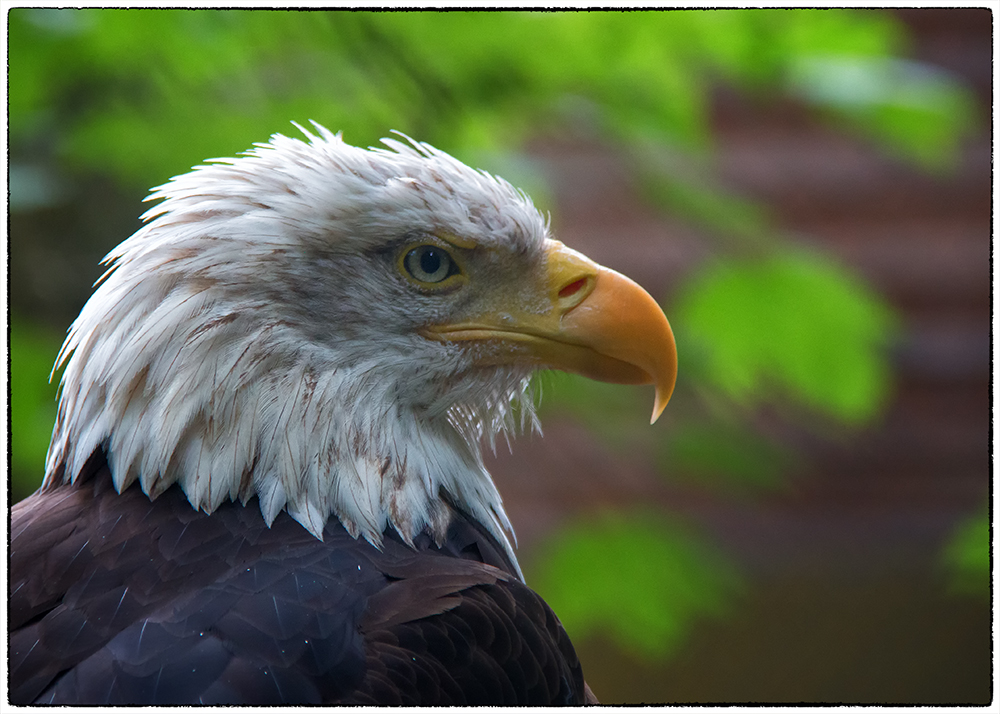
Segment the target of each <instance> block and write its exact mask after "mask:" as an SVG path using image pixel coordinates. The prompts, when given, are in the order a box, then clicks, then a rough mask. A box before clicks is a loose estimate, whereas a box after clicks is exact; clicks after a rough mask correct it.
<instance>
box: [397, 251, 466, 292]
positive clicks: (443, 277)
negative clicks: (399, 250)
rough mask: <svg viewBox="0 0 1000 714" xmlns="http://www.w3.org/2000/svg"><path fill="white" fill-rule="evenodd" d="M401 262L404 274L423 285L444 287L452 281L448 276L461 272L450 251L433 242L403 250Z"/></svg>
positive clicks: (457, 274)
mask: <svg viewBox="0 0 1000 714" xmlns="http://www.w3.org/2000/svg"><path fill="white" fill-rule="evenodd" d="M401 263H402V266H401V267H402V269H403V272H404V273H405V274H406V276H407V277H409V278H410V279H412V280H414V281H416V282H417V283H419V284H420V285H422V286H424V287H433V288H438V287H444V286H445V285H446V284H450V283H451V282H452V281H451V280H449V278H451V277H453V276H459V275H461V273H462V271H461V270H460V269H459V267H458V263H456V262H455V259H454V258H453V257H452V256H451V253H449V252H448V251H447V250H445V249H444V248H442V247H441V246H439V245H436V244H434V243H424V244H421V245H416V246H413V247H411V248H409V249H407V250H405V251H404V252H403V256H402V261H401Z"/></svg>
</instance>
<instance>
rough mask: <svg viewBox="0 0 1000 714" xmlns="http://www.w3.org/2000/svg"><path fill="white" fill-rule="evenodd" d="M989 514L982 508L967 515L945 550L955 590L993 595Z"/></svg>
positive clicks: (970, 593)
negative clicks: (968, 516)
mask: <svg viewBox="0 0 1000 714" xmlns="http://www.w3.org/2000/svg"><path fill="white" fill-rule="evenodd" d="M990 542H991V539H990V514H989V507H988V506H987V505H984V506H983V508H982V509H981V510H980V511H979V512H978V513H976V514H974V515H973V516H971V517H970V518H968V519H967V520H966V521H965V522H964V523H963V524H962V525H961V526H959V528H958V530H957V531H956V532H955V534H954V535H953V536H952V539H951V541H950V542H949V543H948V545H947V547H946V548H945V551H944V565H945V567H946V568H947V569H948V571H949V572H950V575H951V589H952V591H953V592H956V593H961V594H964V595H971V596H973V597H978V598H981V599H983V600H989V599H990V593H991V589H992V588H991V585H992V583H991V582H990V576H991V574H992V573H991V569H990Z"/></svg>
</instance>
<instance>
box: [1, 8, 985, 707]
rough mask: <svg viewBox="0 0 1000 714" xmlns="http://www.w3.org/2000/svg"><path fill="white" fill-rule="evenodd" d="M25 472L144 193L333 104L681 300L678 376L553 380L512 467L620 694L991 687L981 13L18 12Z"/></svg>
mask: <svg viewBox="0 0 1000 714" xmlns="http://www.w3.org/2000/svg"><path fill="white" fill-rule="evenodd" d="M7 22H8V32H9V36H8V39H9V141H10V143H9V149H10V151H9V156H10V163H9V180H10V204H9V206H10V214H9V229H10V236H9V246H10V262H9V265H10V333H9V334H10V338H9V339H10V354H11V362H10V385H11V387H10V389H11V393H10V401H11V410H10V416H11V445H12V446H11V493H12V498H13V500H17V499H19V498H23V497H24V496H25V495H27V494H29V493H30V492H31V491H32V490H34V488H36V487H37V485H38V483H39V481H40V478H41V474H42V468H43V466H42V465H43V461H44V455H45V449H46V447H47V445H48V439H49V435H50V433H51V424H52V420H53V417H54V395H55V386H54V385H52V384H49V383H48V375H49V372H50V370H51V367H52V363H53V361H54V358H55V355H56V353H57V351H58V347H59V344H60V342H61V339H62V337H63V336H64V334H65V330H66V328H67V326H68V325H69V323H70V322H71V321H72V319H73V318H74V317H75V315H76V313H77V312H78V311H79V309H80V307H81V306H82V305H83V303H84V301H85V300H86V298H87V297H88V295H89V294H90V291H91V285H92V283H93V282H94V281H95V280H96V279H97V278H98V277H99V275H100V274H101V272H102V268H101V266H100V265H99V261H100V259H101V257H102V256H103V255H104V254H106V253H107V252H108V251H109V250H110V249H111V248H112V247H113V246H114V245H116V244H117V243H118V242H120V241H121V240H123V239H124V238H126V237H127V236H128V235H130V234H131V233H132V232H133V231H134V230H135V229H136V228H137V227H138V225H139V223H138V219H137V216H138V215H139V214H140V213H141V212H142V211H143V210H144V207H143V206H142V205H141V201H142V199H143V198H144V197H145V195H146V194H147V191H148V189H149V188H150V187H152V186H155V185H158V184H160V183H163V182H164V181H165V180H166V179H167V178H169V177H170V176H172V175H175V174H178V173H182V172H184V171H186V170H187V169H188V168H189V167H190V166H192V165H194V164H196V163H198V162H200V161H201V160H203V159H205V158H209V157H216V156H230V155H234V154H236V153H238V152H240V151H243V150H245V149H247V148H248V147H249V146H250V145H251V144H252V143H253V142H255V141H264V140H266V139H267V138H268V136H269V135H270V134H272V133H274V132H282V133H286V134H295V133H296V129H295V128H294V127H292V126H291V125H290V124H289V121H290V120H295V121H298V122H300V123H303V124H305V123H306V122H308V121H309V120H316V121H318V122H320V123H322V124H323V125H325V126H327V127H329V128H331V129H333V130H342V131H343V133H344V137H345V139H346V140H347V141H348V142H349V143H353V144H358V145H370V144H374V143H376V142H377V141H378V139H379V138H380V137H381V136H385V135H387V133H388V132H389V131H390V130H392V129H398V130H400V131H403V132H405V133H407V134H409V135H411V136H413V137H415V138H418V139H420V140H424V141H429V142H431V143H433V144H435V145H436V146H438V147H439V148H442V149H444V150H446V151H449V152H450V153H453V154H454V155H456V156H457V157H459V158H461V159H462V160H464V161H466V162H467V163H470V164H473V165H475V166H478V167H481V168H484V169H488V170H490V171H493V172H495V173H499V174H501V175H503V176H504V177H505V178H507V179H509V180H511V181H512V182H513V183H515V184H517V185H520V186H522V187H523V188H525V189H527V190H528V191H529V192H530V193H531V194H532V195H533V197H534V198H535V200H536V203H537V204H538V205H539V206H540V207H542V208H543V209H544V210H546V211H550V212H551V213H552V218H553V228H554V231H555V233H556V234H557V237H559V238H560V239H561V240H563V241H564V242H566V243H567V244H569V245H571V246H573V247H575V248H577V249H579V250H581V251H583V252H585V253H587V254H589V255H590V256H591V257H593V258H594V259H595V260H597V261H599V262H601V263H603V264H605V265H608V266H610V267H613V268H615V269H618V270H620V271H621V272H624V273H626V274H628V275H630V276H631V277H633V278H634V279H636V280H637V281H638V282H639V283H641V284H642V285H643V286H645V287H646V288H647V289H648V290H649V291H650V292H651V293H652V294H653V295H654V296H655V297H657V299H659V300H661V302H662V304H663V306H664V308H665V310H666V312H667V315H668V316H669V317H670V318H671V321H672V323H673V325H674V327H675V331H676V335H677V341H678V345H679V351H680V366H681V372H680V379H679V383H678V388H677V392H676V395H675V397H674V400H673V401H672V402H671V404H670V406H669V408H668V409H667V411H666V413H665V414H664V416H663V418H661V420H660V421H659V422H658V423H657V424H656V425H655V426H654V427H650V426H649V425H648V414H649V410H650V408H651V404H652V394H651V390H649V389H648V388H646V389H643V388H626V387H618V386H608V385H599V384H593V383H589V382H586V381H585V380H580V379H575V378H571V377H568V376H565V375H557V374H545V375H542V376H541V377H540V378H539V382H540V391H541V393H542V417H543V425H544V429H545V437H544V439H543V438H540V437H539V436H538V435H537V434H535V435H525V436H523V437H521V438H520V439H518V440H517V441H516V442H514V444H513V450H512V451H511V452H509V453H508V452H507V451H506V448H505V447H504V448H501V449H500V450H499V451H498V453H497V454H496V456H495V457H494V458H492V459H491V464H492V471H493V473H494V475H495V477H496V480H497V481H498V484H499V487H500V490H501V492H502V493H503V494H504V496H505V501H506V503H507V504H508V511H509V514H510V517H511V520H512V521H513V523H514V526H515V528H516V530H517V535H518V542H519V554H520V557H521V560H522V563H523V565H524V566H525V570H526V573H527V576H528V579H529V583H530V584H531V585H533V586H534V587H535V588H536V589H537V590H539V591H540V592H541V593H542V594H543V595H544V596H545V597H546V598H547V599H548V600H549V602H550V603H551V604H552V605H553V607H554V609H555V610H556V612H557V613H558V614H559V615H560V617H561V618H562V620H563V622H564V624H565V625H566V627H567V629H568V630H569V632H570V634H571V636H572V637H573V638H574V641H575V642H576V644H577V647H578V650H579V652H580V655H581V658H582V660H583V663H584V668H585V673H586V676H587V678H588V680H589V682H590V684H591V686H592V688H593V689H594V691H595V693H596V694H597V695H598V697H600V698H601V699H602V700H603V701H604V702H609V703H616V702H618V703H636V702H675V703H695V702H773V703H778V702H814V703H821V702H848V703H924V704H928V703H973V704H985V703H988V702H989V701H991V699H992V696H993V691H994V690H993V686H994V685H993V681H992V676H991V675H992V659H991V657H992V633H991V629H992V628H991V606H990V521H989V512H990V510H989V498H990V492H991V491H990V477H991V475H990V469H991V461H990V455H989V446H990V443H991V438H992V434H991V426H990V374H991V364H990V351H991V325H990V289H991V274H990V250H991V245H990V235H991V234H990V230H991V216H990V210H991V203H990V201H991V174H990V171H991V163H990V162H991V148H990V133H989V132H990V102H991V97H992V67H991V59H992V37H991V28H992V22H993V18H992V17H991V12H990V11H989V10H984V9H970V10H952V9H920V10H897V11H876V10H864V11H861V10H854V11H849V10H712V11H666V12H629V13H619V12H611V13H602V12H590V13H503V14H497V13H437V12H407V13H366V12H352V13H343V12H282V11H277V12H271V11H206V10H197V11H194V10H173V11H161V10H128V11H119V10H53V9H45V10H41V9H36V10H33V9H13V10H10V11H9V13H8V15H7Z"/></svg>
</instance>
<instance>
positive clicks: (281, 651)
mask: <svg viewBox="0 0 1000 714" xmlns="http://www.w3.org/2000/svg"><path fill="white" fill-rule="evenodd" d="M43 494H44V497H45V498H47V499H49V500H50V501H52V502H54V503H56V504H57V505H56V506H55V507H52V508H49V509H48V510H45V511H40V510H37V509H35V510H32V509H31V508H30V501H31V500H32V499H28V501H26V502H23V504H24V505H20V504H19V506H17V507H15V509H14V513H13V519H12V531H11V533H12V542H11V561H12V572H13V573H16V574H17V576H16V577H15V578H12V580H11V600H10V617H11V638H10V667H11V681H12V688H11V691H10V697H11V701H12V702H13V703H18V704H27V703H32V702H37V703H51V704H60V703H92V704H157V703H173V704H177V703H191V704H197V703H217V704H289V703H303V704H306V703H311V704H319V703H345V704H347V703H352V704H374V703H381V704H385V703H396V704H411V705H413V704H429V703H437V704H476V703H496V702H505V703H510V704H516V703H521V704H525V703H543V702H551V701H565V702H566V703H573V702H579V701H582V696H583V694H582V692H583V679H582V674H581V671H580V666H579V663H578V661H577V659H576V655H575V654H574V652H573V648H572V646H571V645H570V643H569V640H568V638H567V636H566V634H565V632H564V631H563V629H562V627H561V625H560V624H559V622H558V620H557V619H556V617H555V615H554V614H553V613H552V611H551V610H550V609H549V608H548V607H547V606H546V605H545V604H544V602H542V600H541V599H540V598H539V597H538V596H537V595H536V594H535V593H534V592H532V591H531V590H530V589H528V588H526V587H525V586H524V585H522V584H521V583H520V582H519V581H518V580H517V579H516V577H514V576H513V575H512V569H511V568H510V566H509V564H507V563H506V562H505V556H503V555H502V551H501V549H500V547H499V545H498V544H496V543H495V542H491V538H490V537H489V536H488V535H486V534H485V533H483V532H482V531H481V529H479V528H477V527H475V526H474V525H473V524H472V523H471V522H470V521H468V520H467V519H465V518H463V517H459V518H457V519H456V520H455V523H454V524H453V526H452V528H451V530H450V531H449V537H448V540H447V542H445V543H444V544H442V546H441V547H438V546H436V545H435V544H434V543H433V542H432V541H431V539H430V538H429V537H422V538H420V539H418V542H417V543H416V545H417V548H416V549H412V548H410V547H409V546H406V545H405V544H403V543H402V542H401V541H400V540H399V538H398V536H395V535H394V534H392V533H387V534H386V538H385V541H384V543H383V547H382V549H381V550H378V549H376V548H375V547H373V546H371V545H370V544H368V543H367V542H366V541H363V540H361V541H359V540H355V539H354V538H352V537H351V536H350V535H348V534H347V532H346V531H345V530H344V529H343V528H342V527H341V526H340V525H339V524H338V523H335V522H331V523H330V524H329V525H328V526H327V528H326V530H325V532H324V534H323V535H324V538H323V540H322V541H320V540H318V539H316V538H315V537H313V536H312V535H311V534H309V533H308V532H306V531H305V530H304V529H303V528H302V526H301V525H299V524H298V523H296V522H295V521H294V520H292V519H291V518H290V517H288V516H287V515H286V514H281V515H280V516H279V517H278V518H277V519H276V520H275V521H274V523H273V524H272V525H271V527H270V528H268V527H267V526H266V525H265V523H264V521H263V518H262V517H261V515H260V509H259V508H258V507H257V504H256V503H249V504H247V505H246V506H243V505H240V504H238V503H227V504H225V505H223V506H222V507H221V508H220V509H219V510H217V511H216V512H214V513H213V514H212V515H211V516H209V515H207V514H204V513H199V512H197V511H195V510H193V509H192V508H191V506H190V504H189V503H188V502H187V499H186V498H185V496H184V494H183V493H182V492H181V491H180V489H179V488H176V487H175V488H171V489H170V490H168V491H167V492H166V493H164V494H163V495H162V496H161V497H160V498H158V499H157V500H155V501H152V502H150V501H149V499H148V498H147V497H146V496H145V495H144V494H143V493H142V492H141V490H140V489H139V488H138V485H134V486H132V487H131V488H129V489H127V490H126V491H125V492H124V493H122V494H121V495H119V494H117V493H116V492H115V490H114V488H113V486H112V484H111V479H110V474H109V473H108V470H107V467H106V465H102V466H101V467H100V468H98V469H97V472H96V473H95V474H94V475H93V476H91V477H90V478H87V479H83V480H82V481H78V482H77V483H76V484H74V485H64V486H59V487H57V488H56V489H52V490H49V491H46V492H43ZM483 561H488V562H490V563H492V564H487V562H483Z"/></svg>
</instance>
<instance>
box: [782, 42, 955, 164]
mask: <svg viewBox="0 0 1000 714" xmlns="http://www.w3.org/2000/svg"><path fill="white" fill-rule="evenodd" d="M788 83H789V86H790V89H791V91H792V92H793V93H796V94H798V95H800V96H802V97H803V98H805V99H807V100H808V101H810V102H812V103H813V104H815V105H817V106H818V107H820V108H822V109H825V110H828V111H829V112H830V113H831V114H832V115H833V116H834V117H835V118H839V119H841V120H842V121H843V122H846V124H847V125H848V126H849V127H850V128H852V129H854V130H855V131H860V132H861V133H862V134H866V135H868V136H869V137H871V138H874V139H877V140H878V141H879V142H880V143H881V144H882V145H883V146H885V147H886V148H887V149H888V150H889V151H890V152H892V153H896V154H899V155H900V156H901V157H903V158H906V159H909V160H911V161H914V162H916V163H917V164H919V165H921V166H923V167H924V168H927V169H941V168H945V167H947V166H949V165H950V164H951V163H953V161H954V160H955V159H956V158H957V156H958V149H959V144H960V142H961V140H962V139H963V138H965V136H966V135H967V134H968V133H969V131H970V130H971V129H972V128H973V125H974V120H973V119H974V115H975V104H974V99H973V96H972V92H971V90H969V89H968V88H967V87H965V86H964V85H963V84H962V83H961V82H960V81H959V80H958V78H957V77H954V76H952V75H950V74H948V73H946V72H944V71H943V70H940V69H937V68H935V67H932V66H929V65H924V64H919V63H917V62H912V61H902V60H898V59H892V58H887V57H857V56H824V55H816V54H807V55H802V56H799V57H797V58H795V60H794V61H793V62H792V63H791V65H790V68H789V78H788Z"/></svg>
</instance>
